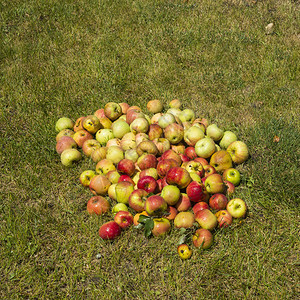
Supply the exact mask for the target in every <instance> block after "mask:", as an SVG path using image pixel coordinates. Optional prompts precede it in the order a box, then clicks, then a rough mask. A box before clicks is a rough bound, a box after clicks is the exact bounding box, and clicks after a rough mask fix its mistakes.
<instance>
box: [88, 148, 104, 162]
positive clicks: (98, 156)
mask: <svg viewBox="0 0 300 300" xmlns="http://www.w3.org/2000/svg"><path fill="white" fill-rule="evenodd" d="M106 153H107V148H106V147H100V148H97V149H95V150H94V151H93V152H92V154H91V159H92V160H93V162H95V163H97V162H98V161H100V160H102V159H104V158H105V157H106Z"/></svg>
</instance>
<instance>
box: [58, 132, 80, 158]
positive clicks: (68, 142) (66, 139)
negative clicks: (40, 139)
mask: <svg viewBox="0 0 300 300" xmlns="http://www.w3.org/2000/svg"><path fill="white" fill-rule="evenodd" d="M73 148H74V149H76V148H77V144H76V142H75V141H74V139H73V138H71V137H70V136H62V137H61V138H60V139H59V140H58V141H57V143H56V152H57V153H58V154H62V153H63V151H64V150H66V149H73Z"/></svg>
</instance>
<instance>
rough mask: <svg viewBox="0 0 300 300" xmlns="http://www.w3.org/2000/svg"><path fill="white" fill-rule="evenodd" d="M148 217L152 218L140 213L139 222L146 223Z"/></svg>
mask: <svg viewBox="0 0 300 300" xmlns="http://www.w3.org/2000/svg"><path fill="white" fill-rule="evenodd" d="M148 219H150V217H148V216H144V215H140V216H139V220H138V222H139V223H141V224H144V225H145V223H146V221H147V220H148Z"/></svg>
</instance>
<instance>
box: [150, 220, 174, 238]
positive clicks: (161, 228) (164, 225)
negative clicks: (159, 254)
mask: <svg viewBox="0 0 300 300" xmlns="http://www.w3.org/2000/svg"><path fill="white" fill-rule="evenodd" d="M153 222H154V226H153V229H152V234H153V235H154V236H160V235H164V234H166V233H168V231H170V229H171V224H170V221H169V220H168V219H167V218H154V219H153Z"/></svg>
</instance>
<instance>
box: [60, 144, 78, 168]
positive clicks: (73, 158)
mask: <svg viewBox="0 0 300 300" xmlns="http://www.w3.org/2000/svg"><path fill="white" fill-rule="evenodd" d="M81 158H82V155H81V153H80V152H79V151H78V150H77V149H74V148H71V149H66V150H64V151H63V152H62V153H61V155H60V160H61V163H62V164H63V165H64V166H65V167H73V166H74V165H75V164H76V163H77V162H78V161H80V160H81Z"/></svg>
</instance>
